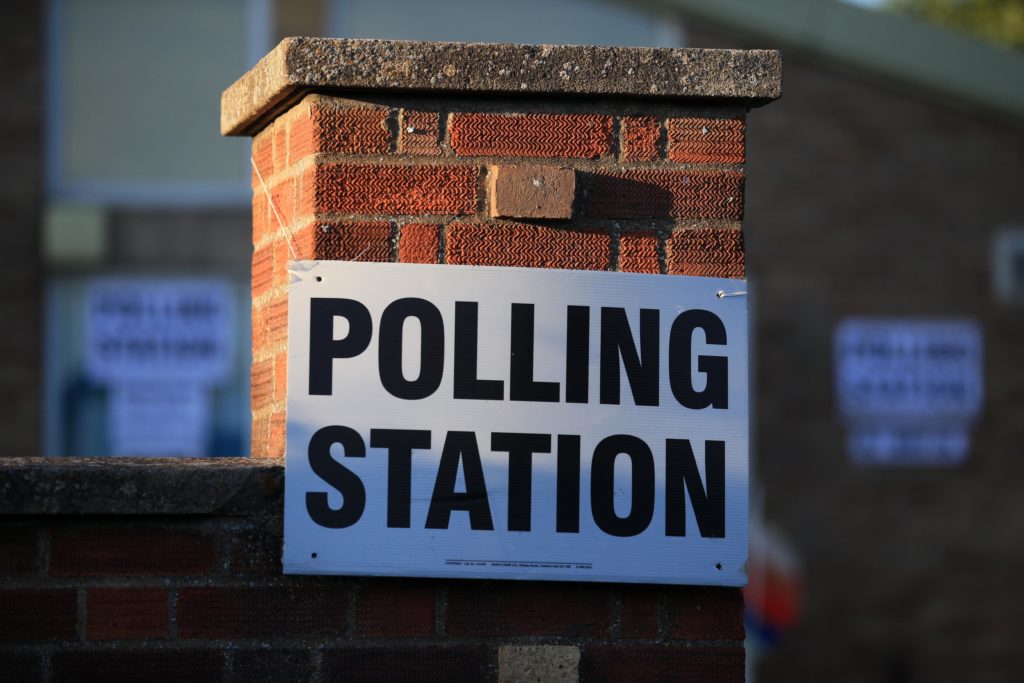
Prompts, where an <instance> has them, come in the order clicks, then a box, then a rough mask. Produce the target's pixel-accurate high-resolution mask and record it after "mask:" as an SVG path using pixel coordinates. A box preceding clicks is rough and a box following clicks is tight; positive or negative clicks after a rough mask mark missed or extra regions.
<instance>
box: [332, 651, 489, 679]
mask: <svg viewBox="0 0 1024 683" xmlns="http://www.w3.org/2000/svg"><path fill="white" fill-rule="evenodd" d="M490 665H491V653H490V651H489V649H488V648H487V647H485V646H482V645H455V646H444V645H442V646H424V647H408V646H395V645H389V646H387V647H386V648H379V647H346V648H342V649H337V650H327V651H326V652H324V660H323V677H324V680H328V681H342V680H344V681H361V682H362V683H375V682H379V683H393V682H394V681H416V682H417V683H479V682H480V681H487V680H492V678H493V677H492V675H491V674H490Z"/></svg>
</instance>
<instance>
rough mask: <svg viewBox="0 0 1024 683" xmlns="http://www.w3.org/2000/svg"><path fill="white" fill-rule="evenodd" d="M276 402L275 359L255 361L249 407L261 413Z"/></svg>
mask: <svg viewBox="0 0 1024 683" xmlns="http://www.w3.org/2000/svg"><path fill="white" fill-rule="evenodd" d="M273 402H274V359H273V358H266V359H264V360H260V361H254V362H253V364H252V371H251V376H250V380H249V407H250V409H251V410H252V411H253V412H259V411H260V410H262V409H263V408H266V407H267V406H269V405H270V404H272V403H273Z"/></svg>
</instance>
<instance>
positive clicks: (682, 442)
mask: <svg viewBox="0 0 1024 683" xmlns="http://www.w3.org/2000/svg"><path fill="white" fill-rule="evenodd" d="M704 472H705V475H706V477H707V486H706V487H705V486H704V484H702V483H701V480H700V472H699V471H698V470H697V459H696V457H695V456H694V455H693V448H692V447H691V446H690V442H689V441H688V440H687V439H668V440H667V441H666V442H665V534H666V535H667V536H685V535H686V500H685V497H686V496H685V495H684V494H683V490H684V488H685V490H686V494H688V495H689V497H690V505H692V506H693V516H694V518H696V520H697V528H698V529H700V535H701V536H703V537H704V538H725V442H724V441H705V442H704Z"/></svg>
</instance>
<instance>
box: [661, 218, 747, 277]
mask: <svg viewBox="0 0 1024 683" xmlns="http://www.w3.org/2000/svg"><path fill="white" fill-rule="evenodd" d="M665 254H666V257H665V260H666V267H667V269H668V272H669V274H671V275H693V276H700V277H729V278H742V277H745V276H746V257H745V251H744V248H743V233H742V232H741V231H739V230H715V229H695V230H676V231H675V232H674V233H672V234H671V235H670V236H669V238H668V239H667V240H666V242H665Z"/></svg>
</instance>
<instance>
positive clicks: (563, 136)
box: [449, 113, 612, 159]
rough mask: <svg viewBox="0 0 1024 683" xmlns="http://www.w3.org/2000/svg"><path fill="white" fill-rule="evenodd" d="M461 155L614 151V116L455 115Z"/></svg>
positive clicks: (585, 156)
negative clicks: (612, 148) (612, 147)
mask: <svg viewBox="0 0 1024 683" xmlns="http://www.w3.org/2000/svg"><path fill="white" fill-rule="evenodd" d="M450 121H451V123H450V124H449V125H450V128H451V142H452V149H453V150H454V151H455V153H456V154H458V155H460V156H503V157H575V158H581V159H593V158H597V157H600V156H604V155H606V154H608V153H609V152H610V151H611V145H612V119H611V117H610V116H599V115H597V114H480V113H467V114H452V116H451V120H450Z"/></svg>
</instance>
